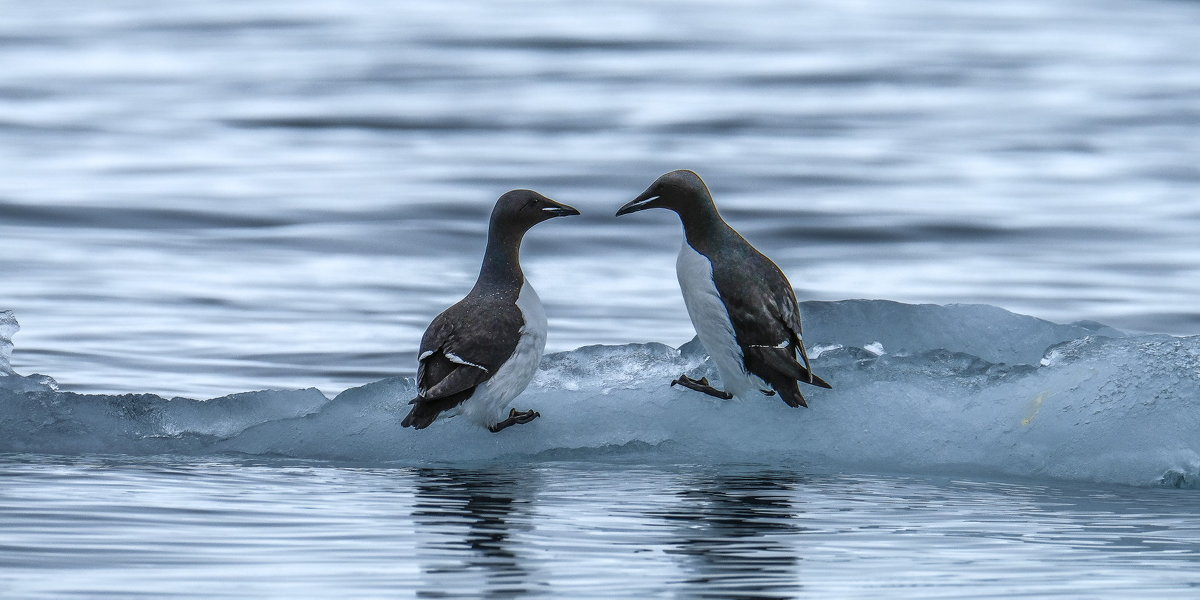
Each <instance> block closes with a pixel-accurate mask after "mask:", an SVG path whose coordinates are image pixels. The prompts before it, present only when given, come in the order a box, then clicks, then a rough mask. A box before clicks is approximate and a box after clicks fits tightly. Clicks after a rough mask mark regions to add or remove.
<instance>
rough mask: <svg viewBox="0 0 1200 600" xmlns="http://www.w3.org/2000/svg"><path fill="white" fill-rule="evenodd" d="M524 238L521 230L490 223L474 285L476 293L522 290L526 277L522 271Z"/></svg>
mask: <svg viewBox="0 0 1200 600" xmlns="http://www.w3.org/2000/svg"><path fill="white" fill-rule="evenodd" d="M524 237H525V232H524V231H523V230H515V229H514V228H512V227H497V226H496V224H495V223H493V224H492V226H491V228H490V229H489V231H488V242H487V248H486V249H485V250H484V252H483V265H481V266H480V267H479V279H478V280H476V282H475V289H476V290H478V291H480V292H487V291H495V290H512V291H514V292H516V291H519V290H520V289H521V285H522V284H524V283H525V274H524V273H523V272H522V271H521V239H522V238H524Z"/></svg>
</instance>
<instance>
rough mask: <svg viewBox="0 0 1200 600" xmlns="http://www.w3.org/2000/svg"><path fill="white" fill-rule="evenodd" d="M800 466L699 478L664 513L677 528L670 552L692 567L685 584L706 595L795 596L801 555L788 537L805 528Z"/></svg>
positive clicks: (686, 568)
mask: <svg viewBox="0 0 1200 600" xmlns="http://www.w3.org/2000/svg"><path fill="white" fill-rule="evenodd" d="M799 483H800V479H799V478H798V477H797V476H796V475H795V474H794V473H781V472H760V473H752V474H732V475H715V476H710V477H702V478H697V479H695V480H694V481H689V482H686V483H685V484H684V488H685V489H683V490H681V491H680V492H678V497H679V500H681V502H679V503H678V504H677V505H676V506H674V507H673V508H672V509H670V510H668V511H665V512H663V513H661V514H659V515H657V516H660V517H661V518H663V519H665V520H666V521H667V522H668V523H670V524H672V525H673V527H672V528H671V529H672V531H673V532H674V535H675V536H676V539H675V540H674V542H673V544H672V545H671V547H670V548H669V549H668V550H667V552H668V553H669V554H673V555H675V556H678V557H679V559H680V567H681V568H682V569H683V570H684V571H685V572H686V573H688V574H689V576H688V577H687V579H685V580H684V582H683V583H684V584H685V585H687V586H689V587H690V588H692V590H691V592H690V595H692V596H694V597H699V598H745V599H771V598H789V597H792V596H794V595H795V594H796V593H797V592H799V591H800V589H801V587H802V586H801V584H800V579H799V575H798V567H799V564H800V556H799V553H798V552H797V550H796V548H794V547H793V546H792V545H790V544H789V543H788V542H789V540H790V539H793V536H795V535H797V534H799V533H802V532H803V531H804V528H802V527H800V526H798V525H797V524H796V522H795V518H794V517H795V514H796V513H797V511H798V509H797V507H796V505H795V489H796V486H797V484H799Z"/></svg>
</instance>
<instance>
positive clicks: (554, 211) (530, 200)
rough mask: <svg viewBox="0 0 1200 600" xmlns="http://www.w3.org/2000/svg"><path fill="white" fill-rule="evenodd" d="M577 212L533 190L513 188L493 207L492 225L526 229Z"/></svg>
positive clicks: (518, 229) (577, 212) (520, 229)
mask: <svg viewBox="0 0 1200 600" xmlns="http://www.w3.org/2000/svg"><path fill="white" fill-rule="evenodd" d="M577 214H579V211H578V210H575V209H574V208H572V207H570V206H567V205H566V204H562V203H559V202H555V201H553V200H551V199H549V198H547V197H545V196H543V195H541V194H539V193H537V192H535V191H533V190H513V191H511V192H506V193H505V194H504V195H503V196H500V199H499V200H496V208H494V209H492V225H494V226H495V225H501V226H504V227H511V228H513V229H515V230H517V231H526V230H528V229H529V228H530V227H533V226H534V225H537V224H538V223H541V222H542V221H546V220H549V219H553V218H554V217H566V216H570V215H577Z"/></svg>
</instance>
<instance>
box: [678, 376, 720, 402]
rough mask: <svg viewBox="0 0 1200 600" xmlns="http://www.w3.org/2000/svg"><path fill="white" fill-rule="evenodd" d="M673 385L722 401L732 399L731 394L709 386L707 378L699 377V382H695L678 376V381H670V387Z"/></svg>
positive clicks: (689, 378)
mask: <svg viewBox="0 0 1200 600" xmlns="http://www.w3.org/2000/svg"><path fill="white" fill-rule="evenodd" d="M675 384H679V385H682V386H683V387H685V388H687V389H689V390H696V391H697V392H704V393H705V394H708V395H709V396H714V397H716V398H720V399H722V400H730V399H732V398H733V394H730V393H729V392H725V391H722V390H718V389H717V388H715V387H713V386H711V385H709V384H708V378H707V377H701V378H700V379H699V380H696V379H692V378H691V377H688V376H687V375H680V376H679V379H675V380H672V381H671V387H674V386H675Z"/></svg>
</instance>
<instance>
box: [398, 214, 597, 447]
mask: <svg viewBox="0 0 1200 600" xmlns="http://www.w3.org/2000/svg"><path fill="white" fill-rule="evenodd" d="M578 214H579V211H578V210H575V209H574V208H572V207H570V206H567V205H566V204H562V203H559V202H555V201H554V200H551V199H549V198H547V197H545V196H543V195H541V194H539V193H537V192H535V191H532V190H513V191H511V192H508V193H505V194H504V195H503V196H500V198H499V199H498V200H496V207H495V208H494V209H492V216H491V221H490V224H489V226H488V241H487V248H486V249H485V250H484V253H483V264H482V266H481V267H480V268H479V278H478V279H477V280H476V281H475V287H473V288H471V291H470V292H469V293H468V294H467V295H466V297H464V298H463V299H462V300H459V301H458V303H456V304H454V305H453V306H451V307H450V308H447V309H446V310H444V311H442V313H441V314H439V315H438V316H437V317H436V318H435V319H434V320H433V322H432V323H430V324H429V328H428V329H426V330H425V335H424V336H423V337H422V338H421V349H420V354H419V356H418V365H417V397H416V398H413V399H412V401H410V402H409V404H411V405H412V407H413V408H412V410H411V411H409V413H408V416H406V417H404V421H403V422H402V423H401V425H403V426H404V427H414V428H416V429H424V428H426V427H428V426H429V425H430V424H432V423H433V422H434V420H436V419H437V418H438V416H439V415H441V414H443V413H448V414H449V415H456V414H462V415H464V416H465V417H466V418H468V419H470V420H472V421H474V422H475V423H478V424H479V425H482V426H484V427H487V428H488V430H489V431H492V432H498V431H501V430H503V429H505V428H507V427H510V426H512V425H517V424H522V423H528V422H530V421H532V420H534V419H536V418H538V417H539V416H541V415H540V414H539V413H538V412H537V411H535V410H533V409H529V410H525V411H518V410H517V409H515V408H513V409H511V410H509V412H508V414H507V415H505V414H504V409H505V408H508V405H509V403H510V402H512V401H513V399H515V398H516V397H517V396H518V395H520V393H521V392H522V391H524V390H525V387H526V386H528V385H529V381H530V380H532V379H533V375H534V373H535V372H536V371H537V366H538V363H539V362H540V361H541V358H542V352H543V350H544V349H545V347H546V312H545V310H543V308H542V301H541V299H539V298H538V295H537V292H535V291H534V290H533V287H532V286H530V285H529V282H528V281H527V280H526V279H525V274H524V273H523V272H522V271H521V260H520V259H521V240H522V239H523V238H524V236H525V232H527V231H529V229H530V228H531V227H533V226H534V225H537V224H538V223H541V222H542V221H547V220H549V219H553V218H555V217H566V216H570V215H578Z"/></svg>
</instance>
